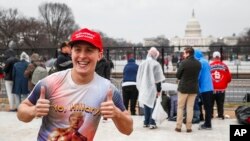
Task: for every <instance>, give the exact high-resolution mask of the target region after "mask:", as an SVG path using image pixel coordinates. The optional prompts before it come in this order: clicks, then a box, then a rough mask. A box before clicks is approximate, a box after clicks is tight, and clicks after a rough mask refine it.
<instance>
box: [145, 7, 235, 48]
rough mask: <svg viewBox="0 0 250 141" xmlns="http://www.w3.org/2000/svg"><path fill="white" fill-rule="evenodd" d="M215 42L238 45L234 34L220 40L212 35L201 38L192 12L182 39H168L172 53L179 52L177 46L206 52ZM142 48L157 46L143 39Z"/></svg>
mask: <svg viewBox="0 0 250 141" xmlns="http://www.w3.org/2000/svg"><path fill="white" fill-rule="evenodd" d="M217 42H220V43H223V44H225V45H229V46H233V45H236V44H237V43H238V37H237V36H236V35H235V34H233V35H232V36H227V37H220V38H218V37H213V36H212V35H210V36H207V37H203V36H202V29H201V26H200V23H199V21H198V20H197V19H196V18H195V13H194V10H193V12H192V17H191V18H190V19H189V20H188V23H187V25H186V29H185V35H184V37H178V36H175V37H172V38H170V39H169V45H170V46H175V48H174V52H178V51H179V48H178V46H197V48H198V49H200V50H201V51H203V52H207V51H209V45H211V44H212V43H217ZM144 46H157V40H156V38H146V39H144ZM199 46H201V47H199ZM204 46H205V47H204ZM180 51H182V50H180Z"/></svg>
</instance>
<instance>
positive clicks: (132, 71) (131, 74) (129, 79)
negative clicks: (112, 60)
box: [122, 58, 139, 115]
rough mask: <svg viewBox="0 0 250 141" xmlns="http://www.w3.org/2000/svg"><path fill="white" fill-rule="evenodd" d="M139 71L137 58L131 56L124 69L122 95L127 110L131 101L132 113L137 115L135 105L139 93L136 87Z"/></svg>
mask: <svg viewBox="0 0 250 141" xmlns="http://www.w3.org/2000/svg"><path fill="white" fill-rule="evenodd" d="M137 71H138V65H137V64H136V63H135V59H133V58H130V59H129V60H128V63H127V64H126V65H125V67H124V69H123V83H122V95H123V101H124V105H125V107H126V109H127V110H128V107H129V101H130V113H131V115H136V110H135V107H136V102H137V99H138V94H139V93H138V90H137V88H136V76H137Z"/></svg>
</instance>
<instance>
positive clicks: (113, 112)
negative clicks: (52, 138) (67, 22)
mask: <svg viewBox="0 0 250 141" xmlns="http://www.w3.org/2000/svg"><path fill="white" fill-rule="evenodd" d="M69 45H70V46H71V47H72V62H73V68H72V69H67V70H64V71H60V72H57V73H54V74H51V75H49V76H48V77H46V78H44V79H42V80H41V81H39V82H38V83H37V84H36V86H35V88H34V89H33V91H32V92H31V94H30V95H29V97H28V98H27V99H26V100H24V101H23V102H22V104H21V105H20V106H19V108H18V114H17V116H18V118H19V120H21V121H24V122H30V121H31V120H32V119H34V118H35V117H43V121H42V126H41V129H40V131H39V135H38V140H39V141H41V140H43V141H45V140H47V139H48V136H49V134H50V133H51V132H53V131H54V130H55V129H56V128H65V127H68V126H69V123H68V119H69V117H70V115H71V114H72V113H73V112H76V111H78V112H83V113H84V114H85V116H84V119H83V120H84V123H83V125H82V126H81V127H80V128H79V129H78V132H79V133H80V134H81V135H83V136H85V137H86V138H87V140H88V141H92V140H93V138H94V135H95V132H96V129H97V126H98V123H99V121H100V118H101V115H102V116H103V117H104V118H110V119H112V120H113V122H114V123H115V125H116V127H117V129H118V130H119V131H120V132H121V133H123V134H126V135H129V134H131V132H132V131H133V120H132V118H131V116H130V115H129V113H128V111H126V109H125V106H124V105H123V101H122V98H121V94H119V92H118V90H117V89H116V88H115V87H114V85H112V84H111V83H110V81H108V80H107V79H104V78H102V77H101V76H99V75H98V74H96V73H95V66H96V63H97V61H98V60H100V59H101V58H102V55H103V46H102V42H101V37H100V34H99V33H97V32H94V31H91V30H89V29H86V28H84V29H81V30H79V31H76V32H75V33H73V34H72V36H71V41H70V43H69Z"/></svg>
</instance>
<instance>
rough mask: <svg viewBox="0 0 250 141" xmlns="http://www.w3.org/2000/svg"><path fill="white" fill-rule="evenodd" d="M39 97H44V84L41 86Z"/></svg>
mask: <svg viewBox="0 0 250 141" xmlns="http://www.w3.org/2000/svg"><path fill="white" fill-rule="evenodd" d="M40 99H45V88H44V86H41V90H40Z"/></svg>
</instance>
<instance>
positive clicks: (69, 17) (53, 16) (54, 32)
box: [39, 3, 78, 46]
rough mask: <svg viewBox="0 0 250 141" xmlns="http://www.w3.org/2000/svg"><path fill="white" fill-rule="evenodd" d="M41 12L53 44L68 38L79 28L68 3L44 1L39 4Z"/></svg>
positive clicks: (55, 44)
mask: <svg viewBox="0 0 250 141" xmlns="http://www.w3.org/2000/svg"><path fill="white" fill-rule="evenodd" d="M39 13H40V15H41V18H42V19H43V21H44V24H45V29H46V30H47V34H48V37H49V39H50V41H51V43H52V45H53V46H57V45H58V43H60V42H62V41H65V40H68V37H69V36H70V34H71V33H72V32H73V31H74V30H76V29H77V28H78V26H77V25H76V24H75V21H74V16H73V14H72V11H71V9H70V8H69V7H68V6H67V5H66V4H61V3H44V4H42V5H40V6H39Z"/></svg>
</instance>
